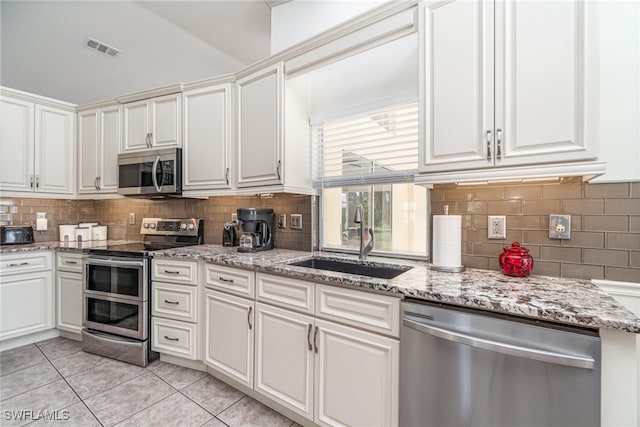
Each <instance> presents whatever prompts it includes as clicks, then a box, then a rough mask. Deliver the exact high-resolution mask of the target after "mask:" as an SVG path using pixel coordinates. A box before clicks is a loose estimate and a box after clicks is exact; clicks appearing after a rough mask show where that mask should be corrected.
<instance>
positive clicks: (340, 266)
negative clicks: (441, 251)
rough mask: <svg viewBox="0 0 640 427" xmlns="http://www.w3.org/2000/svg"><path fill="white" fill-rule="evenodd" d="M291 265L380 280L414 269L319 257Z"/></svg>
mask: <svg viewBox="0 0 640 427" xmlns="http://www.w3.org/2000/svg"><path fill="white" fill-rule="evenodd" d="M289 265H295V266H298V267H307V268H313V269H316V270H328V271H336V272H339V273H347V274H359V275H361V276H369V277H376V278H379V279H393V278H394V277H397V276H399V275H401V274H402V273H404V272H406V271H409V270H411V268H412V267H406V266H402V265H391V264H380V263H372V262H358V261H348V260H335V259H327V258H317V257H316V258H310V259H305V260H304V261H297V262H291V263H289Z"/></svg>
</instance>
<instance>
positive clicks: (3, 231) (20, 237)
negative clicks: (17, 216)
mask: <svg viewBox="0 0 640 427" xmlns="http://www.w3.org/2000/svg"><path fill="white" fill-rule="evenodd" d="M0 237H1V241H0V244H2V245H22V244H26V243H33V242H34V239H33V227H32V226H18V225H3V226H1V227H0Z"/></svg>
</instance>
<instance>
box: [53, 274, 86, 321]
mask: <svg viewBox="0 0 640 427" xmlns="http://www.w3.org/2000/svg"><path fill="white" fill-rule="evenodd" d="M56 327H57V328H58V329H62V330H64V331H69V332H75V333H78V334H79V333H81V332H82V274H78V273H69V272H66V271H58V272H57V273H56Z"/></svg>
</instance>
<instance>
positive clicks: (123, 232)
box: [2, 194, 317, 251]
mask: <svg viewBox="0 0 640 427" xmlns="http://www.w3.org/2000/svg"><path fill="white" fill-rule="evenodd" d="M2 201H3V202H5V203H7V204H8V205H12V206H14V207H15V208H14V210H15V211H16V213H15V214H13V215H12V222H13V224H14V225H34V226H35V218H36V212H47V218H48V219H49V230H48V231H46V232H43V233H40V232H35V238H36V241H39V242H44V241H50V240H58V238H59V234H58V226H59V225H60V224H76V223H79V222H99V223H100V224H102V225H107V226H109V230H108V237H109V238H110V239H127V240H140V225H141V223H142V218H144V217H155V218H191V217H196V218H203V219H204V221H205V222H204V224H205V228H204V229H205V234H204V241H205V243H212V244H222V229H223V226H224V223H226V222H229V221H230V220H231V213H234V212H236V210H237V209H238V208H239V207H253V208H271V209H273V210H274V213H275V214H276V221H277V215H278V214H287V218H290V215H291V214H292V213H299V214H302V219H303V221H302V224H303V229H302V230H291V228H289V227H288V225H289V224H287V228H286V229H284V230H280V229H278V228H276V229H275V233H274V236H275V242H276V247H278V248H282V249H295V250H302V251H310V250H311V249H312V239H311V230H312V221H311V218H312V212H311V211H312V205H313V206H316V205H317V203H312V202H313V201H312V196H302V195H294V194H274V195H271V196H269V197H260V196H242V197H241V196H237V197H236V196H224V197H210V198H208V199H163V200H148V199H136V198H127V199H114V200H56V199H28V198H6V197H3V198H2ZM129 213H135V224H129ZM288 222H290V221H288Z"/></svg>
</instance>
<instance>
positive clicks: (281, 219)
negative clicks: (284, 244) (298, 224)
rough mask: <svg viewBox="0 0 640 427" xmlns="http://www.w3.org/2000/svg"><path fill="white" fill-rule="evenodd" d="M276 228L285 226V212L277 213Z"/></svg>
mask: <svg viewBox="0 0 640 427" xmlns="http://www.w3.org/2000/svg"><path fill="white" fill-rule="evenodd" d="M278 228H282V229H284V228H287V214H280V215H278Z"/></svg>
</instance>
